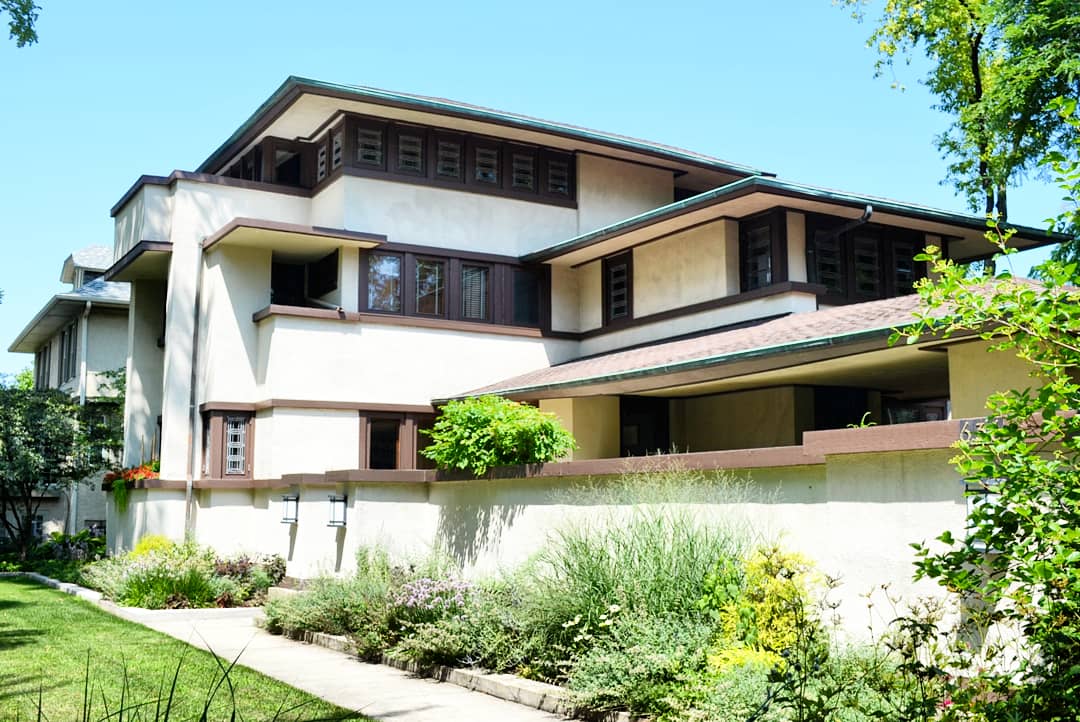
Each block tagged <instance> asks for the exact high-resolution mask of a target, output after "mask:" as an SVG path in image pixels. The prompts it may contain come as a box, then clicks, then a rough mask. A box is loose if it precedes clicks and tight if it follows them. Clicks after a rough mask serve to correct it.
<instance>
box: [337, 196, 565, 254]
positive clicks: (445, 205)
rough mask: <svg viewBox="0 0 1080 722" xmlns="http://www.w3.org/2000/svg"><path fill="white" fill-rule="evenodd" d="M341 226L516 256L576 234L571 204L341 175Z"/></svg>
mask: <svg viewBox="0 0 1080 722" xmlns="http://www.w3.org/2000/svg"><path fill="white" fill-rule="evenodd" d="M338 182H339V183H343V184H344V187H345V191H344V192H345V200H344V203H345V211H344V217H345V227H346V228H348V229H350V230H354V231H365V232H369V233H383V234H385V235H387V236H388V237H389V239H390V240H391V241H393V242H395V243H413V244H416V245H423V246H438V247H439V248H453V249H458V250H467V251H477V252H481V253H496V254H501V255H512V256H519V255H524V254H525V253H529V252H530V251H535V250H539V249H540V248H544V247H546V246H549V245H552V244H554V243H557V242H559V241H564V240H566V239H568V238H573V237H574V236H575V235H576V234H577V230H578V223H577V212H575V211H574V210H573V209H572V208H562V207H559V206H553V205H545V204H543V203H534V202H532V201H521V200H516V199H510V198H500V197H498V196H490V195H485V194H482V193H467V192H465V191H455V190H449V189H444V188H431V187H428V186H419V185H414V184H411V183H393V182H388V181H384V180H376V179H372V178H353V177H345V178H343V179H342V180H340V181H338Z"/></svg>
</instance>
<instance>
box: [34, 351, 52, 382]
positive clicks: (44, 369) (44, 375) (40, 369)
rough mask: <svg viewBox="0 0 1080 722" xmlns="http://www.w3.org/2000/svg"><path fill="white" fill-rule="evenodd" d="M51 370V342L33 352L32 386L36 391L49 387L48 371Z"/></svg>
mask: <svg viewBox="0 0 1080 722" xmlns="http://www.w3.org/2000/svg"><path fill="white" fill-rule="evenodd" d="M50 371H52V344H51V343H50V344H46V345H45V346H43V347H42V348H40V349H38V352H37V353H36V354H34V388H35V389H37V390H38V391H42V390H44V389H47V388H49V373H50Z"/></svg>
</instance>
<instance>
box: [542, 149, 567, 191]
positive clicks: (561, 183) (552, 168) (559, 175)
mask: <svg viewBox="0 0 1080 722" xmlns="http://www.w3.org/2000/svg"><path fill="white" fill-rule="evenodd" d="M573 170H574V158H573V156H570V155H564V154H556V153H552V152H546V153H544V155H543V171H544V173H543V180H542V184H543V185H542V187H543V189H544V194H545V195H547V196H551V197H554V198H566V199H571V198H573V197H574V185H573V184H574V175H573Z"/></svg>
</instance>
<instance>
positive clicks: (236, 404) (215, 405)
mask: <svg viewBox="0 0 1080 722" xmlns="http://www.w3.org/2000/svg"><path fill="white" fill-rule="evenodd" d="M256 408H257V406H256V405H255V404H252V403H248V402H245V401H206V402H203V403H201V404H199V413H200V414H205V413H206V412H208V411H255V409H256Z"/></svg>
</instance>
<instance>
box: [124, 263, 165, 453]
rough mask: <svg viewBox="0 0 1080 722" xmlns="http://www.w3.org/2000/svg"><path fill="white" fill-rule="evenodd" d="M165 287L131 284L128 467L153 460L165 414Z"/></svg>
mask: <svg viewBox="0 0 1080 722" xmlns="http://www.w3.org/2000/svg"><path fill="white" fill-rule="evenodd" d="M164 305H165V288H164V285H163V284H161V283H159V282H157V281H135V282H133V283H132V284H131V306H130V312H129V315H128V338H127V343H126V346H125V347H126V348H127V349H129V352H130V355H129V356H128V360H127V398H126V401H125V404H124V465H125V466H132V465H134V464H138V463H140V462H141V461H144V460H149V458H150V455H151V452H152V450H153V448H154V436H155V435H156V434H157V417H158V414H160V413H161V395H162V363H163V359H164V354H163V353H162V349H160V348H158V338H159V337H160V335H161V312H162V308H164Z"/></svg>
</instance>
